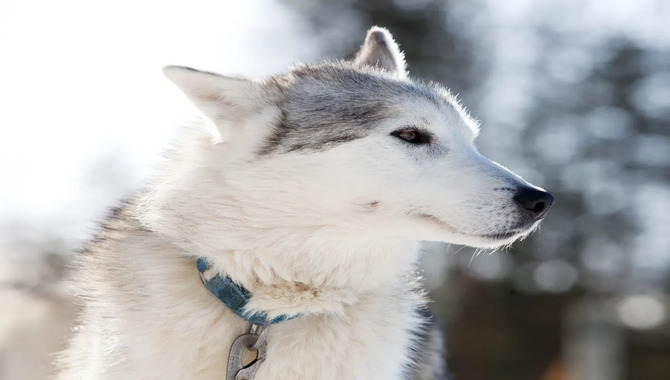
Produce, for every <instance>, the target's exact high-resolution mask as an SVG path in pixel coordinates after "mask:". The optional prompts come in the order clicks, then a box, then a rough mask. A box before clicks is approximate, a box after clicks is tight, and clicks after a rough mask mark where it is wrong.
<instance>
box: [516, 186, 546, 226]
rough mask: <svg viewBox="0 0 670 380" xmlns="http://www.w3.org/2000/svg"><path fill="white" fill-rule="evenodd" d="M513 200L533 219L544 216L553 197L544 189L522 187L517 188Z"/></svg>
mask: <svg viewBox="0 0 670 380" xmlns="http://www.w3.org/2000/svg"><path fill="white" fill-rule="evenodd" d="M512 199H514V202H516V204H518V205H519V206H521V208H522V209H524V210H525V211H526V212H528V216H530V217H531V218H532V219H533V220H539V219H542V218H544V216H545V215H547V212H549V209H550V208H551V205H553V204H554V197H553V196H552V195H551V194H549V193H547V192H546V191H542V190H538V189H534V188H532V187H523V188H521V189H519V190H517V193H516V195H515V196H514V198H512Z"/></svg>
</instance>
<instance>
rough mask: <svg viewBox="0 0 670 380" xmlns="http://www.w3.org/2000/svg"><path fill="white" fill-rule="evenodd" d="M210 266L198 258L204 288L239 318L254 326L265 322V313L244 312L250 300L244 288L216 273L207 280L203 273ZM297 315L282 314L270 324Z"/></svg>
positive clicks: (247, 291)
mask: <svg viewBox="0 0 670 380" xmlns="http://www.w3.org/2000/svg"><path fill="white" fill-rule="evenodd" d="M210 268H211V266H210V265H209V263H208V262H207V259H205V258H204V257H200V258H198V272H200V278H202V283H203V284H205V287H206V288H207V289H209V291H210V292H212V294H214V295H215V296H216V298H218V299H219V300H220V301H221V302H223V303H224V304H225V305H226V306H228V308H229V309H230V310H231V311H232V312H233V313H235V314H237V315H238V316H239V317H241V318H244V319H246V320H247V321H249V322H251V323H253V324H254V325H261V326H262V325H263V324H264V323H265V321H266V320H267V318H268V317H267V315H266V314H265V313H260V312H257V313H254V314H249V313H248V312H245V310H244V307H245V306H246V305H247V303H248V302H249V300H250V299H251V293H250V292H249V290H247V289H246V288H245V287H244V286H242V285H238V284H236V283H235V282H233V280H231V279H230V277H228V276H225V277H224V276H221V274H219V273H216V274H215V275H214V277H212V278H209V279H208V278H207V276H206V275H205V271H207V270H209V269H210ZM295 317H297V315H293V316H289V315H286V314H282V315H280V316H278V317H275V318H274V319H272V320H271V321H270V323H271V324H275V323H279V322H283V321H286V320H289V319H293V318H295Z"/></svg>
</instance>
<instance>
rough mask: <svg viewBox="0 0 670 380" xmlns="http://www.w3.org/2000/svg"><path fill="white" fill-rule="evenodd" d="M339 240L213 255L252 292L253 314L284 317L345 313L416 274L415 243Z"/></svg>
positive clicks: (215, 262) (221, 267)
mask: <svg viewBox="0 0 670 380" xmlns="http://www.w3.org/2000/svg"><path fill="white" fill-rule="evenodd" d="M337 243H338V242H332V244H328V242H323V241H322V242H321V244H310V242H309V241H307V242H305V244H303V245H301V246H294V247H291V246H280V245H273V246H270V247H257V248H256V249H251V250H230V251H224V252H222V253H219V254H217V255H212V256H210V257H208V260H210V261H211V262H212V265H213V267H214V268H215V269H216V270H217V271H218V272H219V273H223V274H225V275H227V276H229V277H230V278H231V279H232V280H233V281H235V282H236V283H239V284H241V285H242V286H244V287H245V288H247V289H248V290H249V291H250V292H251V293H252V295H253V296H252V298H251V300H250V302H249V304H248V306H247V307H248V309H249V310H250V311H259V312H264V313H267V314H268V316H269V317H270V318H274V317H276V316H279V315H282V314H288V315H293V314H297V313H302V314H305V313H308V314H309V313H316V314H321V313H342V312H343V311H344V310H345V308H346V307H347V306H350V305H354V304H356V303H357V302H358V301H359V299H360V297H362V296H366V295H369V294H370V293H375V292H378V291H384V290H388V289H389V288H395V287H397V286H404V283H405V282H407V281H410V280H411V279H410V277H411V276H412V275H413V273H414V265H415V262H416V255H417V254H416V252H417V251H418V250H417V247H416V244H415V243H409V242H400V241H389V240H385V241H374V242H368V243H365V244H360V245H359V246H357V247H343V246H342V245H341V243H340V245H339V246H338V245H337Z"/></svg>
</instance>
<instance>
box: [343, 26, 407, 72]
mask: <svg viewBox="0 0 670 380" xmlns="http://www.w3.org/2000/svg"><path fill="white" fill-rule="evenodd" d="M354 63H355V64H357V65H359V66H374V67H379V68H381V69H383V70H386V71H388V72H390V73H393V74H396V75H398V76H400V77H405V76H407V71H406V66H405V56H404V55H403V53H402V52H401V51H400V48H399V47H398V44H397V43H396V42H395V41H394V40H393V37H392V36H391V33H389V31H388V30H386V29H384V28H380V27H378V26H374V27H372V28H370V30H368V35H367V36H366V37H365V42H363V45H362V46H361V48H360V50H358V53H356V57H355V58H354Z"/></svg>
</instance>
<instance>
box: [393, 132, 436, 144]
mask: <svg viewBox="0 0 670 380" xmlns="http://www.w3.org/2000/svg"><path fill="white" fill-rule="evenodd" d="M391 136H393V137H396V138H399V139H400V140H403V141H406V142H408V143H410V144H413V145H424V144H430V140H431V136H430V134H429V133H426V132H422V131H420V130H418V129H417V128H404V129H399V130H397V131H393V132H391Z"/></svg>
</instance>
